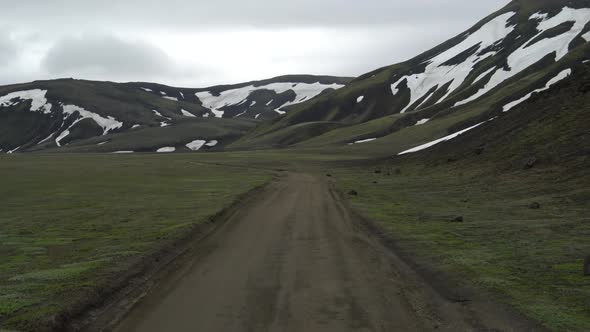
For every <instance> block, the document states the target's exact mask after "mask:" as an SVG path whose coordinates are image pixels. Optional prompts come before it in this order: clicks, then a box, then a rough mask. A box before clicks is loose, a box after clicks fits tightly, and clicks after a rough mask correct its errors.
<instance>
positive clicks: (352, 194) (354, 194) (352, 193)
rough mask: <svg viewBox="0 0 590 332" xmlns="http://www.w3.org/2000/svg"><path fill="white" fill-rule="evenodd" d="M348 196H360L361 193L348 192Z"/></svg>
mask: <svg viewBox="0 0 590 332" xmlns="http://www.w3.org/2000/svg"><path fill="white" fill-rule="evenodd" d="M348 194H349V195H350V196H358V195H359V193H358V192H357V191H356V190H351V191H349V192H348Z"/></svg>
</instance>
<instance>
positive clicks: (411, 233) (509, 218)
mask: <svg viewBox="0 0 590 332" xmlns="http://www.w3.org/2000/svg"><path fill="white" fill-rule="evenodd" d="M453 167H454V166H447V167H438V168H432V167H430V168H429V167H425V166H416V165H411V164H405V165H404V164H402V165H389V166H387V167H386V168H385V169H383V171H382V172H381V173H380V174H377V173H375V169H374V168H371V169H367V168H356V169H346V168H341V169H337V170H331V172H332V174H333V175H334V176H335V179H336V184H337V186H338V187H339V189H340V190H342V191H343V192H345V193H346V192H348V191H350V190H356V191H357V192H358V196H352V195H351V196H349V199H350V201H351V203H352V204H353V206H354V207H355V208H357V209H358V210H359V211H361V213H364V214H365V215H366V216H367V217H369V218H371V219H372V220H374V221H376V222H377V223H378V224H379V225H380V226H381V227H382V228H383V229H384V230H385V231H386V232H387V233H388V234H389V235H390V236H391V237H392V238H394V239H396V241H397V243H398V245H399V246H400V247H401V248H403V249H404V250H405V251H407V252H408V253H410V254H412V255H413V257H416V259H417V260H418V261H419V262H421V263H424V264H426V265H428V266H430V267H431V268H433V269H434V270H435V271H444V272H447V274H448V275H449V276H451V277H452V278H453V279H455V281H456V282H459V283H464V284H468V285H470V286H472V287H482V288H484V289H488V290H490V291H491V292H492V294H495V295H497V297H498V299H499V300H500V301H503V302H506V303H508V304H511V305H513V306H515V307H516V308H518V309H519V310H521V311H522V312H523V313H524V314H526V315H528V316H530V317H532V318H534V319H536V320H538V321H540V322H541V323H543V324H544V325H546V326H547V327H548V328H550V329H553V330H557V331H588V330H589V329H590V277H584V276H583V272H582V268H583V260H584V257H585V256H586V255H589V254H590V242H589V241H588V237H589V236H590V219H589V218H590V217H589V216H590V206H589V205H588V201H590V177H589V176H588V175H587V173H586V175H585V176H582V177H577V176H575V177H559V176H557V175H558V174H567V170H566V171H565V173H563V170H529V171H517V172H512V173H504V174H501V175H498V176H489V174H487V173H486V170H485V169H484V168H481V167H479V168H477V167H475V168H473V169H466V168H453ZM388 174H389V175H388ZM374 181H376V182H377V183H374ZM584 183H586V185H584ZM532 202H538V203H540V205H541V208H540V209H531V208H530V204H531V203H532ZM456 216H463V218H464V222H462V223H461V222H457V223H453V222H450V221H451V220H452V219H453V218H455V217H456ZM414 255H415V256H414Z"/></svg>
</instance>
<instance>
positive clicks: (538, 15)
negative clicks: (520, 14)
mask: <svg viewBox="0 0 590 332" xmlns="http://www.w3.org/2000/svg"><path fill="white" fill-rule="evenodd" d="M547 17H549V14H547V13H541V12H537V13H534V14H533V15H531V17H529V20H540V21H545V20H547Z"/></svg>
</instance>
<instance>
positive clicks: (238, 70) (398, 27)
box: [0, 0, 508, 87]
mask: <svg viewBox="0 0 590 332" xmlns="http://www.w3.org/2000/svg"><path fill="white" fill-rule="evenodd" d="M507 2H508V0H486V1H473V0H448V1H444V2H442V1H432V0H413V1H407V0H366V1H358V0H294V1H276V0H274V1H273V0H250V1H243V0H216V1H204V0H168V1H145V0H102V1H100V2H99V1H80V0H53V1H17V2H14V3H11V5H10V15H5V16H4V17H3V23H2V24H4V25H5V26H9V27H11V29H5V30H6V31H7V34H6V35H2V33H1V31H2V30H1V29H0V84H3V83H13V82H22V81H26V80H31V79H52V78H57V77H76V78H85V79H96V80H111V81H155V82H160V83H164V84H171V85H184V86H193V87H195V86H196V87H198V86H206V85H211V84H219V83H230V82H240V81H246V80H252V79H259V78H267V77H269V76H276V75H282V74H287V73H306V74H332V75H343V76H354V75H360V74H363V73H365V72H368V71H370V70H373V69H376V68H378V67H381V66H385V65H389V64H394V63H396V62H400V61H404V60H407V59H409V58H411V57H413V56H415V55H417V54H418V53H420V52H422V51H425V50H427V49H429V48H431V47H433V46H435V45H436V44H438V43H440V42H443V41H444V40H446V39H448V38H451V37H453V36H455V35H456V34H458V33H460V32H462V31H464V30H466V29H468V28H469V27H470V26H471V25H473V24H474V23H476V22H477V21H478V20H480V19H481V18H482V17H485V16H487V15H489V14H490V13H491V12H492V11H494V10H496V9H499V8H500V7H501V6H502V5H504V4H506V3H507ZM73 31H76V33H77V32H81V33H82V35H75V36H73V35H72V33H73ZM97 31H100V33H97ZM84 32H92V33H86V34H84ZM8 36H10V37H11V38H12V39H11V38H9V37H8ZM15 52H16V53H15ZM12 58H17V59H16V60H15V61H14V63H9V64H8V61H10V60H11V59H12Z"/></svg>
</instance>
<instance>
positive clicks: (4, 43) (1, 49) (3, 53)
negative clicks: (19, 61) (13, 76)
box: [0, 32, 18, 66]
mask: <svg viewBox="0 0 590 332" xmlns="http://www.w3.org/2000/svg"><path fill="white" fill-rule="evenodd" d="M17 56H18V45H17V44H16V42H14V41H13V40H12V39H11V38H10V36H9V35H8V34H6V33H3V32H0V66H6V65H8V64H9V63H10V62H13V61H15V60H16V57H17Z"/></svg>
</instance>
